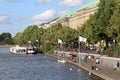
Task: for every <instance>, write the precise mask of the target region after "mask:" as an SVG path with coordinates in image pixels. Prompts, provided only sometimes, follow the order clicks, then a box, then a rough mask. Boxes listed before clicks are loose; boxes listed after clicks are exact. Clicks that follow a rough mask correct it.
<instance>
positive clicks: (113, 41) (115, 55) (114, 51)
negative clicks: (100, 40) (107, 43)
mask: <svg viewBox="0 0 120 80" xmlns="http://www.w3.org/2000/svg"><path fill="white" fill-rule="evenodd" d="M113 43H114V57H115V56H116V55H115V54H116V52H115V39H114V40H113Z"/></svg>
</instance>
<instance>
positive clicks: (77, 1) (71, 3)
mask: <svg viewBox="0 0 120 80" xmlns="http://www.w3.org/2000/svg"><path fill="white" fill-rule="evenodd" d="M83 1H84V0H62V1H60V3H59V6H60V7H63V8H67V7H68V8H69V7H76V6H79V5H81V4H82V3H83Z"/></svg>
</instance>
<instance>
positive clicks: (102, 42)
mask: <svg viewBox="0 0 120 80" xmlns="http://www.w3.org/2000/svg"><path fill="white" fill-rule="evenodd" d="M103 51H104V40H102V41H101V54H102V55H103Z"/></svg>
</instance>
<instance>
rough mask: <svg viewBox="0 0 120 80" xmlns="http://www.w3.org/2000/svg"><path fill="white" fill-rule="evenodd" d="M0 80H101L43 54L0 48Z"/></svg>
mask: <svg viewBox="0 0 120 80" xmlns="http://www.w3.org/2000/svg"><path fill="white" fill-rule="evenodd" d="M0 80H101V79H99V78H98V77H95V76H93V75H89V73H88V72H86V71H83V70H81V69H79V68H78V67H76V66H73V65H71V64H68V63H66V64H62V63H58V62H57V60H56V59H55V58H51V57H47V56H44V55H40V54H38V55H14V54H11V53H9V49H4V48H1V49H0Z"/></svg>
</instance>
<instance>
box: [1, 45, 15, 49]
mask: <svg viewBox="0 0 120 80" xmlns="http://www.w3.org/2000/svg"><path fill="white" fill-rule="evenodd" d="M14 46H15V45H0V48H10V47H14Z"/></svg>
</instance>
